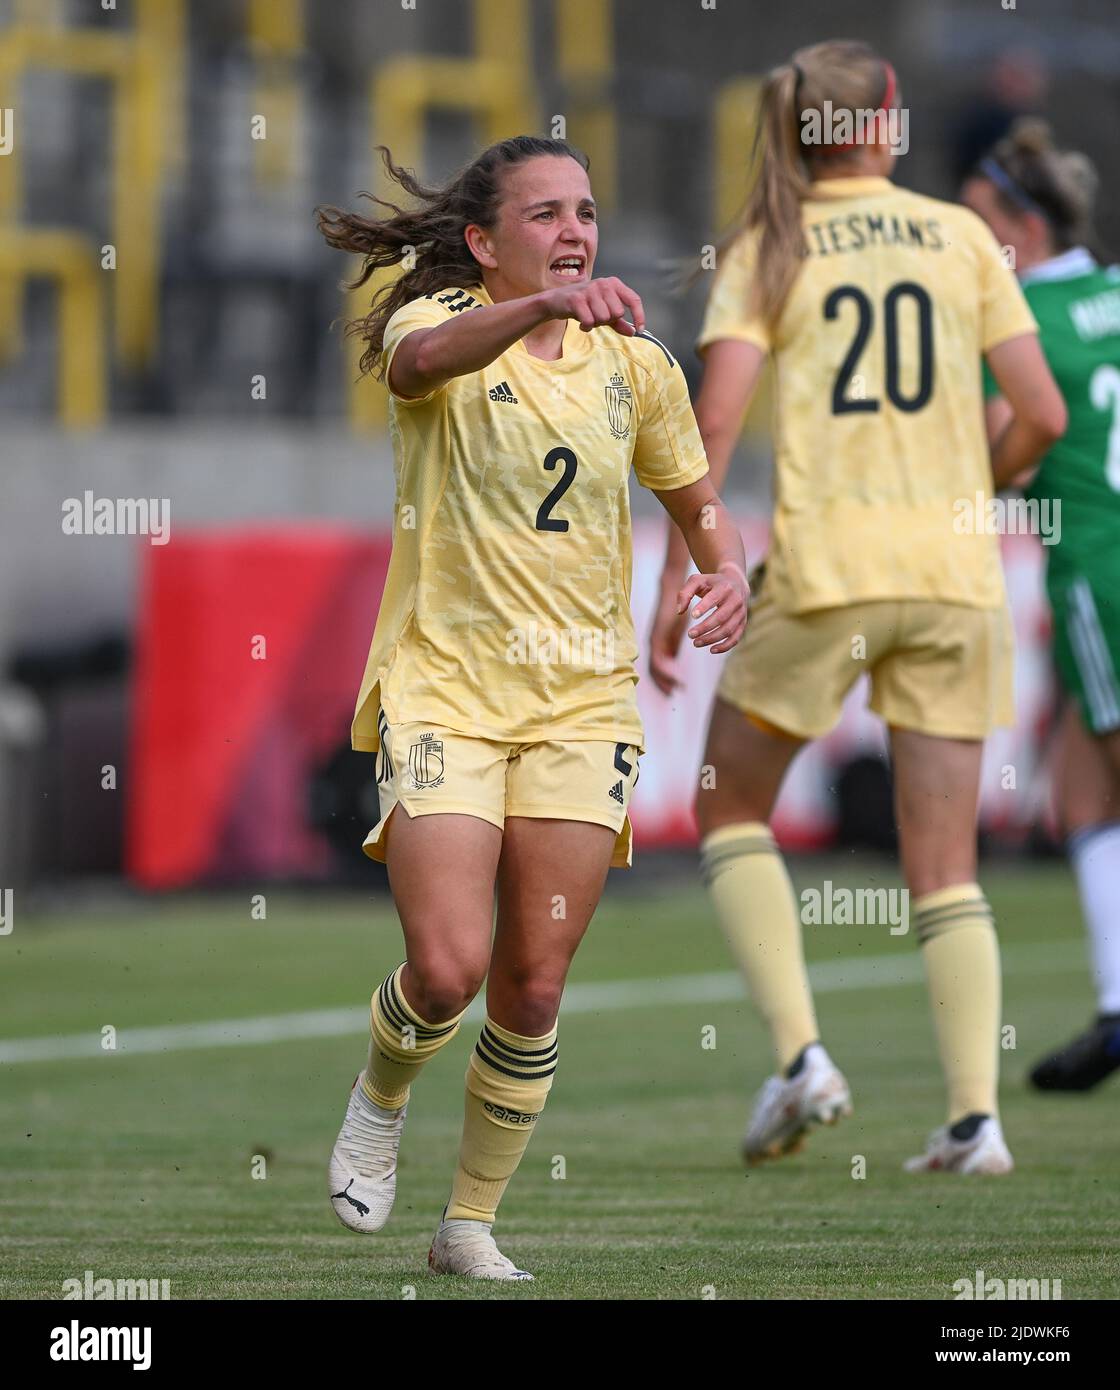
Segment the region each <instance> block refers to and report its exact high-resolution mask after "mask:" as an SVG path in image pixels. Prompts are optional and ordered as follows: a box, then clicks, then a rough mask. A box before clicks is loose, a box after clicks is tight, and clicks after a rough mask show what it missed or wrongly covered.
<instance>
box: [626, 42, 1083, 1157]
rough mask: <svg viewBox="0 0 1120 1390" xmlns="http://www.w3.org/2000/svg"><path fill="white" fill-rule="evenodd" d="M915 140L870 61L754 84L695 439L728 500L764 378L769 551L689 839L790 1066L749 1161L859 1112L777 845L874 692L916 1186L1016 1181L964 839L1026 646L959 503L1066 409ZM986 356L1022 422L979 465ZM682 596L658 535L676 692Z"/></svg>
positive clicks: (982, 928) (993, 560)
mask: <svg viewBox="0 0 1120 1390" xmlns="http://www.w3.org/2000/svg"><path fill="white" fill-rule="evenodd" d="M901 118H902V109H901V107H900V106H899V100H898V93H897V89H896V85H895V76H894V72H893V70H892V68H891V66H890V65H889V64H888V63H886V62H884V61H883V60H882V59H881V58H879V57H878V56H876V54H875V53H874V52H872V51H871V50H870V49H869V48H868V47H867V46H865V45H864V44H860V43H849V42H841V41H834V42H829V43H822V44H817V45H815V46H813V47H811V48H805V49H802V50H800V51H799V52H798V53H797V54H796V55H795V56H794V59H793V61H792V62H790V63H788V64H786V65H784V66H782V67H779V68H777V69H776V70H775V71H774V72H772V73H771V75H770V77H769V80H768V81H767V83H766V86H765V90H764V94H763V97H762V120H761V123H760V138H761V140H762V142H763V151H762V164H761V172H760V175H759V178H758V182H757V185H756V187H755V189H754V191H753V194H752V196H751V198H750V200H749V203H748V206H747V209H746V213H745V217H744V220H743V223H742V225H741V227H740V228H739V229H738V230H737V232H736V234H735V235H734V236H733V238H732V239H731V240H730V242H729V244H727V245H726V246H725V247H724V250H723V257H722V265H721V267H720V269H719V271H718V275H717V279H716V282H715V284H714V286H713V290H712V295H711V299H710V302H709V305H708V311H707V316H706V318H705V321H704V327H703V331H702V334H701V337H700V342H699V348H700V351H701V352H702V353H703V354H704V380H703V387H702V390H701V392H700V396H699V399H698V403H697V417H698V420H699V423H700V430H701V434H702V436H703V438H704V441H705V445H706V448H707V451H708V457H709V460H710V462H711V467H712V477H713V478H714V479H715V480H716V483H717V486H718V485H719V482H720V481H721V480H722V479H723V477H724V475H725V473H726V470H727V465H728V461H729V459H730V455H731V452H732V449H733V447H734V443H735V440H736V438H737V436H738V432H739V428H740V424H741V420H742V415H743V411H744V408H745V406H746V403H747V401H748V399H749V397H750V395H751V391H752V389H753V387H754V385H755V382H756V380H757V378H758V374H759V371H760V369H761V367H762V364H763V361H764V359H765V358H766V357H767V356H770V357H771V358H772V359H773V362H774V366H775V378H776V397H777V400H776V423H775V506H774V521H773V534H772V540H771V546H770V553H769V556H768V558H767V560H766V564H765V575H764V578H763V579H762V581H761V583H760V584H756V588H755V593H754V596H753V600H752V611H751V621H750V626H749V628H748V630H747V637H746V639H745V640H744V642H743V643H742V644H741V645H740V646H739V647H738V648H737V649H736V651H735V653H734V655H733V656H732V657H731V658H729V660H728V662H727V663H726V665H725V668H724V671H723V674H722V679H721V681H720V685H719V690H718V697H717V700H716V704H715V709H714V712H713V715H712V720H711V726H710V730H709V735H708V746H707V752H706V754H705V762H706V763H707V764H711V765H713V766H714V769H715V785H714V787H712V788H711V789H710V790H705V791H703V792H702V793H701V794H700V795H699V797H698V799H697V815H698V818H699V823H700V830H701V835H702V855H703V864H704V872H705V876H706V880H707V882H708V885H709V887H710V890H711V894H712V898H713V900H714V903H715V907H716V911H717V914H718V916H719V919H720V922H721V923H722V926H723V928H724V930H725V931H726V934H727V936H728V938H729V941H730V943H731V946H732V949H733V950H734V952H735V954H736V956H737V957H738V960H739V963H740V965H741V967H742V970H743V974H744V976H745V978H746V982H747V986H748V989H749V991H750V994H751V997H752V998H753V1000H754V1002H755V1005H756V1006H757V1008H758V1009H759V1010H760V1011H761V1013H762V1015H763V1017H764V1018H765V1020H766V1022H767V1024H768V1025H769V1028H770V1031H771V1035H772V1040H773V1047H774V1057H775V1061H776V1063H777V1074H776V1075H775V1076H773V1077H772V1078H771V1079H770V1080H769V1081H768V1082H767V1083H766V1085H765V1086H764V1088H763V1090H762V1092H761V1094H760V1095H759V1097H758V1100H757V1102H756V1105H755V1108H754V1113H753V1115H752V1117H751V1120H750V1123H749V1126H748V1129H747V1133H746V1136H745V1140H744V1152H745V1156H746V1157H747V1158H748V1160H751V1161H754V1160H756V1159H760V1158H763V1157H769V1156H777V1155H779V1154H782V1153H784V1152H788V1151H790V1150H792V1149H794V1148H796V1147H798V1146H799V1145H800V1143H801V1140H802V1137H803V1135H804V1132H805V1130H806V1129H807V1127H808V1126H809V1125H810V1124H811V1123H813V1122H814V1121H819V1120H834V1119H836V1118H837V1117H839V1116H840V1115H842V1114H846V1113H848V1111H849V1109H850V1100H849V1092H848V1086H847V1083H846V1081H845V1079H844V1077H843V1076H842V1075H841V1073H840V1072H839V1071H838V1070H837V1068H836V1066H835V1065H834V1064H833V1062H832V1061H831V1059H830V1058H829V1056H828V1053H827V1052H826V1051H825V1049H824V1047H823V1046H822V1044H821V1042H820V1033H819V1029H818V1026H817V1020H816V1015H815V1013H814V1009H813V1001H812V997H811V995H810V991H809V984H808V980H807V977H806V972H805V965H804V959H803V954H802V943H801V932H800V925H799V921H798V911H797V906H796V902H795V899H794V895H793V891H792V887H791V884H790V880H789V877H788V875H787V872H786V868H785V865H784V863H783V861H782V858H781V856H780V855H779V853H778V851H777V849H776V847H775V844H774V840H773V838H772V836H771V833H770V830H769V826H768V821H769V819H770V815H771V811H772V808H773V805H774V802H775V799H776V797H777V795H778V792H779V790H780V788H781V785H782V780H783V778H784V776H785V773H786V770H787V769H788V767H789V765H790V763H791V762H792V760H793V758H794V757H795V756H796V754H797V751H798V749H799V748H801V747H802V746H803V745H804V743H805V742H806V741H807V740H809V739H814V738H819V737H820V736H821V735H823V734H825V733H827V732H828V731H829V729H831V728H832V726H833V725H834V724H835V722H836V719H837V716H838V714H839V711H840V706H841V702H842V700H843V698H844V696H845V694H846V693H847V691H848V690H849V689H850V687H851V686H852V684H853V682H854V681H855V680H856V679H857V677H858V676H859V675H860V674H861V673H863V672H867V673H868V674H869V676H870V680H871V708H872V709H873V710H874V711H875V712H876V713H877V714H879V715H880V716H881V717H882V718H883V719H884V720H885V721H886V723H887V724H888V726H889V730H890V745H891V756H892V762H893V767H894V779H895V795H896V815H897V819H898V824H899V832H900V837H901V849H902V867H903V871H904V874H905V877H906V881H907V883H908V885H909V890H910V895H911V897H910V920H911V922H912V924H913V926H914V928H915V934H916V936H917V940H918V942H919V944H920V946H921V950H922V955H923V960H924V963H925V968H926V975H927V979H928V982H929V990H930V999H931V1002H932V1008H933V1016H934V1024H935V1031H936V1034H937V1039H938V1044H939V1048H940V1053H941V1062H942V1066H943V1068H944V1072H945V1077H946V1080H947V1083H948V1115H947V1123H946V1125H945V1126H944V1128H941V1129H939V1130H937V1131H936V1132H935V1133H934V1134H933V1135H932V1136H931V1138H930V1141H929V1145H928V1148H927V1150H926V1152H925V1153H924V1154H923V1155H922V1156H920V1157H919V1158H917V1159H913V1160H911V1161H910V1162H909V1163H908V1164H907V1166H908V1167H909V1168H910V1169H911V1170H928V1169H947V1170H952V1171H956V1172H962V1173H978V1172H985V1173H1004V1172H1007V1171H1008V1170H1009V1169H1010V1168H1011V1166H1012V1161H1011V1155H1010V1154H1009V1152H1008V1150H1007V1146H1006V1144H1005V1142H1004V1139H1003V1135H1002V1133H1001V1129H1000V1124H999V1118H998V1111H997V1102H996V1089H997V1070H998V1066H997V1058H998V1051H997V1034H998V1025H999V1020H1000V975H999V957H998V947H997V942H996V935H995V931H994V928H993V923H992V914H991V911H990V909H989V907H988V904H987V901H986V900H985V897H984V894H983V892H982V891H981V889H980V887H979V886H978V884H977V882H976V848H975V817H976V806H977V791H978V779H979V770H980V758H981V751H982V747H983V742H982V740H983V739H984V736H985V735H986V734H987V733H988V731H989V730H990V729H991V728H992V727H993V726H994V725H997V724H1001V723H1008V722H1010V720H1011V719H1012V717H1013V708H1012V686H1011V680H1012V669H1011V662H1012V634H1011V627H1010V622H1009V616H1008V611H1007V605H1006V598H1005V594H1004V586H1003V579H1002V574H1001V569H1000V559H999V550H998V542H997V538H996V537H995V536H991V535H987V534H984V533H983V527H982V526H981V527H979V528H976V530H975V531H973V533H971V534H962V529H963V528H962V527H961V525H960V516H961V515H962V512H961V509H960V507H959V506H955V503H958V502H960V501H961V500H964V501H966V502H968V503H969V504H970V505H973V506H975V501H976V497H977V495H978V494H985V495H986V494H988V493H989V492H990V491H991V487H992V468H993V464H994V465H995V467H996V468H997V470H998V472H999V475H1000V476H1003V475H1005V474H1008V473H1014V472H1016V471H1017V470H1018V469H1020V468H1023V467H1026V466H1028V465H1029V464H1032V463H1034V462H1035V460H1037V459H1038V457H1039V456H1040V454H1041V453H1042V452H1043V450H1044V449H1045V448H1046V447H1047V446H1048V445H1049V444H1050V443H1051V442H1052V441H1053V440H1054V439H1056V438H1057V437H1058V436H1059V435H1060V434H1061V432H1062V430H1063V428H1064V426H1065V409H1064V406H1063V404H1062V400H1061V397H1060V395H1059V394H1058V391H1057V388H1056V387H1055V385H1054V382H1053V380H1052V378H1051V376H1050V373H1049V371H1048V369H1047V367H1046V363H1045V360H1044V358H1043V356H1042V353H1041V351H1040V349H1039V345H1038V339H1037V336H1036V329H1035V323H1034V320H1033V318H1032V316H1031V314H1030V312H1029V310H1028V309H1027V306H1026V304H1025V302H1024V300H1023V296H1022V293H1021V292H1020V290H1019V288H1018V285H1017V284H1016V281H1015V277H1014V275H1013V274H1012V273H1011V272H1010V271H1009V270H1008V269H1007V268H1006V267H1005V266H1004V265H1003V263H1002V261H1001V259H1000V254H999V248H998V246H997V245H996V242H995V240H994V239H993V237H992V235H991V233H990V232H989V231H988V229H987V228H986V227H985V226H984V225H983V224H982V223H981V221H980V220H979V218H977V217H976V216H975V215H974V214H972V213H970V212H968V211H967V210H965V209H962V208H960V207H957V206H953V205H951V204H948V203H943V202H939V201H936V200H934V199H932V198H924V197H921V196H919V195H917V194H915V193H910V192H908V191H905V190H903V189H899V188H896V187H895V186H894V185H893V184H892V183H891V181H890V174H891V171H892V168H893V165H894V162H895V153H894V149H893V148H892V140H894V141H895V142H896V143H898V137H901V135H902V133H903V131H904V129H905V127H904V126H903V125H902V119H901ZM982 354H983V356H984V357H985V359H986V360H987V362H988V364H989V365H990V367H991V370H992V372H993V374H994V376H995V379H996V380H997V382H998V383H999V386H1000V389H1001V391H1002V393H1003V396H1004V397H1005V399H1006V401H1007V402H1008V404H1009V407H1010V410H1009V418H1008V421H1007V423H1006V426H1005V427H1004V429H1003V431H1002V433H1001V434H1000V436H999V438H998V439H997V440H996V442H995V444H994V445H993V447H992V450H991V453H990V454H989V449H988V444H987V440H986V437H985V432H984V409H983V401H982V397H981V382H980V360H981V355H982ZM977 532H979V533H977ZM686 570H687V555H686V553H685V550H684V546H683V544H682V543H681V542H680V541H679V540H678V539H677V537H675V536H672V535H671V538H670V545H669V550H668V555H667V558H666V564H665V571H664V577H663V588H662V595H663V598H662V603H661V607H660V611H659V613H658V616H657V619H656V624H655V629H654V634H653V652H652V657H651V663H652V670H653V674H654V678H655V679H656V680H657V682H658V684H659V686H660V687H661V688H662V689H663V690H666V691H668V690H671V689H672V688H673V686H674V683H675V681H676V672H675V668H674V663H673V656H674V653H675V651H676V648H677V645H678V642H679V639H680V624H679V620H678V618H677V616H676V614H675V613H674V612H673V603H672V599H671V595H672V594H673V593H674V592H675V591H676V589H677V588H678V587H679V585H680V583H681V580H682V578H683V576H684V574H685V573H686ZM883 1045H884V1046H885V1047H889V1046H890V1040H889V1039H888V1038H884V1039H883Z"/></svg>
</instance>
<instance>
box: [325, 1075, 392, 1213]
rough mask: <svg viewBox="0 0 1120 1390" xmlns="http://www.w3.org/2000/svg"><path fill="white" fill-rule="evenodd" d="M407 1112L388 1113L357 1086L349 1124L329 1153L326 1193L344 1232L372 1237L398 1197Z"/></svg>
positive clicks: (349, 1105) (353, 1090) (345, 1123)
mask: <svg viewBox="0 0 1120 1390" xmlns="http://www.w3.org/2000/svg"><path fill="white" fill-rule="evenodd" d="M407 1112H408V1106H407V1105H402V1106H401V1108H400V1109H399V1110H385V1109H383V1108H382V1107H381V1106H380V1105H375V1104H374V1103H373V1101H371V1100H370V1099H369V1097H368V1096H367V1095H366V1093H365V1092H364V1091H363V1090H362V1086H361V1076H359V1077H358V1079H357V1081H355V1082H354V1085H353V1087H352V1088H351V1091H350V1100H349V1102H348V1103H347V1106H346V1118H345V1120H343V1122H342V1129H341V1130H340V1131H339V1135H338V1138H337V1139H336V1140H335V1145H334V1149H333V1151H332V1152H331V1163H330V1172H329V1178H328V1182H329V1187H328V1191H329V1192H330V1194H331V1206H332V1207H333V1208H334V1213H335V1215H336V1216H337V1217H338V1219H339V1220H340V1221H341V1222H342V1224H343V1225H344V1226H349V1227H350V1229H351V1230H352V1231H361V1232H363V1233H364V1234H370V1233H372V1232H373V1231H380V1229H381V1228H382V1226H384V1225H385V1223H386V1221H388V1219H389V1213H390V1212H391V1211H392V1210H393V1199H394V1197H396V1195H397V1150H398V1149H399V1148H400V1146H401V1131H402V1130H403V1129H404V1117H405V1115H406V1114H407Z"/></svg>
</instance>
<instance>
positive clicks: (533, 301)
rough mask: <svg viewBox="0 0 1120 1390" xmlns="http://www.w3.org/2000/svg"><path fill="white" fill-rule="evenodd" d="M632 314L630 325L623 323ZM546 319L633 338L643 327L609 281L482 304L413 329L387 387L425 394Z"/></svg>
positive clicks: (637, 305)
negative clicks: (427, 326)
mask: <svg viewBox="0 0 1120 1390" xmlns="http://www.w3.org/2000/svg"><path fill="white" fill-rule="evenodd" d="M627 312H629V313H630V315H631V318H632V319H633V323H630V322H628V321H627V319H626V314H627ZM550 319H576V320H577V322H578V323H579V326H580V328H582V329H583V330H584V331H585V332H590V330H591V329H592V328H604V327H605V328H613V329H614V331H615V332H616V333H620V334H622V335H623V336H624V337H631V336H633V334H635V333H637V332H640V331H641V329H642V328H644V327H645V311H644V309H643V308H642V301H641V299H640V298H639V297H638V296H637V295H636V294H635V293H634V291H633V290H632V289H630V288H629V287H628V286H627V285H624V284H623V283H622V281H621V280H616V279H614V278H613V277H610V278H604V279H601V280H588V281H587V282H586V283H585V284H580V285H573V286H572V287H571V288H570V289H569V288H567V287H564V288H562V289H555V290H542V291H541V292H540V293H539V294H530V295H525V296H524V297H523V298H521V299H507V300H503V301H502V303H500V304H485V305H483V306H482V307H481V308H478V309H472V310H471V311H470V313H467V314H460V315H456V316H455V317H453V318H450V319H448V321H447V322H446V323H441V324H438V325H437V326H436V327H434V328H417V329H416V330H415V331H414V332H412V333H409V334H408V336H407V337H405V338H403V339H402V340H401V342H400V345H399V346H398V347H397V350H396V352H395V353H394V354H393V361H392V364H391V366H390V368H389V378H390V379H389V385H390V387H391V388H392V390H393V391H394V392H395V393H396V394H397V395H399V396H407V397H415V396H426V395H428V394H429V393H430V392H432V391H436V390H438V389H439V388H440V387H441V386H442V385H443V384H444V383H445V382H447V381H450V380H451V378H452V377H456V376H466V375H467V374H468V373H470V372H480V371H482V369H483V368H484V367H488V366H489V365H490V363H491V362H493V361H494V360H495V358H498V357H500V356H501V355H502V353H503V352H506V351H507V350H508V349H509V348H511V347H512V346H513V344H514V343H516V342H518V341H519V340H520V339H521V338H524V337H525V335H526V334H527V333H531V332H532V331H533V329H534V328H539V327H540V326H541V324H542V323H547V322H548V321H549V320H550Z"/></svg>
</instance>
